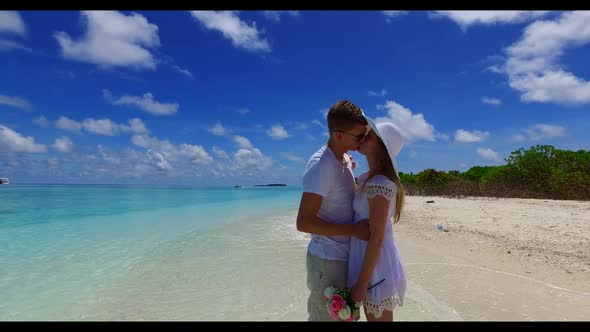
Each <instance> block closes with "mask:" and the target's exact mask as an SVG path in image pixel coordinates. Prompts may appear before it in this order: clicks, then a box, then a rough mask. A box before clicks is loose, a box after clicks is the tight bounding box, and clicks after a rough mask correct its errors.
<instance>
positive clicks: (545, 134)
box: [512, 123, 566, 142]
mask: <svg viewBox="0 0 590 332" xmlns="http://www.w3.org/2000/svg"><path fill="white" fill-rule="evenodd" d="M565 135H566V130H565V128H564V127H561V126H556V125H549V124H543V123H538V124H535V125H533V126H531V127H530V128H527V129H523V133H520V134H516V135H514V136H512V141H514V142H522V141H539V140H541V139H547V138H557V137H563V136H565Z"/></svg>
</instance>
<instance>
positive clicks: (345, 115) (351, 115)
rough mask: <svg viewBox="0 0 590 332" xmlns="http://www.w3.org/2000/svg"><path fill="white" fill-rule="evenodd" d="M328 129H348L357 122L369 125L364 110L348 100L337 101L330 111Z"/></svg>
mask: <svg viewBox="0 0 590 332" xmlns="http://www.w3.org/2000/svg"><path fill="white" fill-rule="evenodd" d="M327 120H328V130H330V132H331V131H333V130H335V129H342V130H348V129H351V128H352V127H354V125H356V124H362V125H365V126H366V125H367V120H365V117H364V116H363V111H362V110H361V109H360V108H359V107H358V106H356V105H355V104H353V103H352V102H350V101H348V100H339V101H337V102H336V103H335V104H334V105H332V107H331V108H330V110H329V111H328V116H327Z"/></svg>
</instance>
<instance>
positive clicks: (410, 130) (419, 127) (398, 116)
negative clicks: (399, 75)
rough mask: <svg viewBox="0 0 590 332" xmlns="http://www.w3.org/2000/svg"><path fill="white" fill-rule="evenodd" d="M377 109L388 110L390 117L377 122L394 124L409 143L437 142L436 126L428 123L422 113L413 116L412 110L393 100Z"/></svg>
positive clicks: (378, 119)
mask: <svg viewBox="0 0 590 332" xmlns="http://www.w3.org/2000/svg"><path fill="white" fill-rule="evenodd" d="M377 108H379V109H386V110H387V113H388V116H387V117H379V118H376V119H375V122H377V123H379V122H385V121H391V122H393V123H394V124H395V125H397V126H398V127H399V128H400V130H401V132H402V134H403V135H404V137H405V138H406V139H407V140H408V141H410V142H412V141H418V140H427V141H435V138H434V126H433V125H431V124H430V123H428V122H426V120H425V119H424V115H423V114H422V113H419V114H413V113H412V111H411V110H409V109H407V108H405V107H403V106H402V105H400V104H398V103H396V102H395V101H393V100H388V101H387V102H386V103H385V105H377Z"/></svg>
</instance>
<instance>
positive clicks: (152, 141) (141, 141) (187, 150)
mask: <svg viewBox="0 0 590 332" xmlns="http://www.w3.org/2000/svg"><path fill="white" fill-rule="evenodd" d="M131 142H132V143H133V144H135V145H137V146H140V147H143V148H147V149H151V150H154V151H156V152H159V153H162V155H163V156H164V157H166V158H167V160H179V159H186V158H188V159H189V160H191V161H192V162H194V163H197V164H210V163H212V162H213V158H212V157H211V156H210V155H209V154H208V153H207V151H205V149H204V148H203V147H202V146H200V145H192V144H184V143H183V144H179V145H175V144H173V143H171V142H170V141H168V140H160V139H158V138H156V137H150V136H149V135H133V137H132V138H131Z"/></svg>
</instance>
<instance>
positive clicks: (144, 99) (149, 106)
mask: <svg viewBox="0 0 590 332" xmlns="http://www.w3.org/2000/svg"><path fill="white" fill-rule="evenodd" d="M102 95H103V97H104V98H105V99H106V100H107V101H108V102H110V103H111V104H113V105H119V106H133V107H135V108H138V109H140V110H143V111H145V112H147V113H150V114H153V115H172V114H174V113H176V112H178V103H161V102H159V101H157V100H155V99H154V96H153V95H152V94H151V93H150V92H147V93H144V95H143V96H141V97H138V96H128V95H124V96H122V97H121V98H119V99H116V100H115V98H113V95H112V94H111V92H110V91H109V90H107V89H103V90H102Z"/></svg>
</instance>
